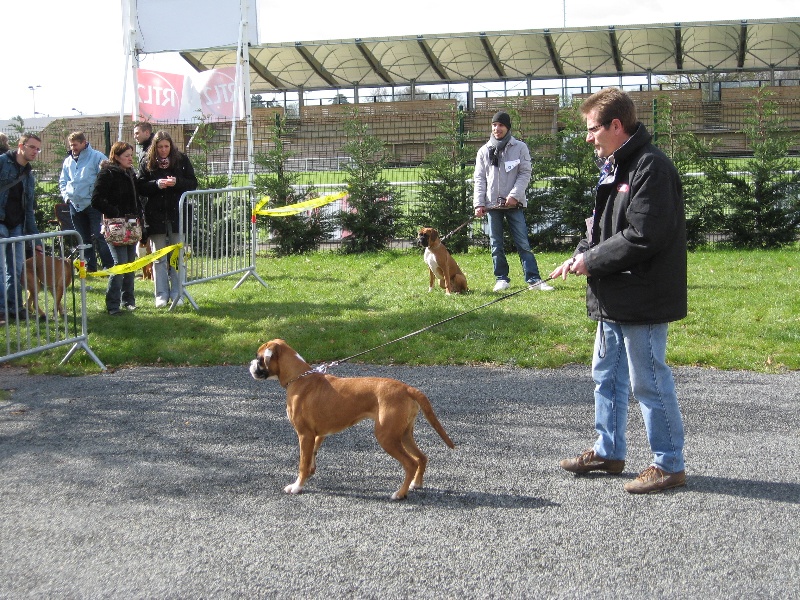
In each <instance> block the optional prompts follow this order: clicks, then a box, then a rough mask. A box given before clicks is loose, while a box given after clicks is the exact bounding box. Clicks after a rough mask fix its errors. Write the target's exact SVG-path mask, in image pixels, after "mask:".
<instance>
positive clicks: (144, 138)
mask: <svg viewBox="0 0 800 600" xmlns="http://www.w3.org/2000/svg"><path fill="white" fill-rule="evenodd" d="M154 136H155V134H154V133H153V125H152V124H150V123H148V122H147V121H139V122H138V123H136V124H135V125H134V126H133V139H135V140H136V143H137V144H138V145H139V154H138V155H137V157H138V159H139V164H141V163H142V162H144V160H145V157H146V156H147V150H148V149H149V148H150V144H152V143H153V137H154Z"/></svg>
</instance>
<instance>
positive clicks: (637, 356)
mask: <svg viewBox="0 0 800 600" xmlns="http://www.w3.org/2000/svg"><path fill="white" fill-rule="evenodd" d="M581 113H582V114H583V116H584V117H585V118H586V130H587V134H586V141H587V142H588V143H590V144H593V145H594V148H595V154H596V156H597V158H598V161H599V162H601V163H602V168H601V173H600V180H599V182H598V185H597V191H596V197H595V205H594V212H593V213H592V215H593V216H592V217H591V218H590V219H588V220H587V236H586V239H584V240H582V241H581V242H580V243H579V244H578V248H577V249H576V251H575V252H574V253H573V256H572V258H570V259H569V260H567V261H565V262H564V263H563V264H562V265H561V266H560V267H558V268H557V269H556V270H555V271H553V272H552V273H551V276H552V277H558V276H561V277H563V278H564V279H566V278H567V274H570V273H571V274H573V275H584V276H586V277H587V282H588V286H587V290H586V307H587V311H588V314H589V317H590V318H591V319H594V320H596V321H598V326H597V333H596V336H595V343H594V352H593V355H592V378H593V379H594V381H595V391H594V400H595V429H596V431H597V434H598V437H597V440H596V441H595V443H594V446H593V447H592V448H591V449H589V450H586V451H585V452H583V453H581V454H579V455H578V456H577V457H575V458H569V459H565V460H562V461H561V468H563V469H565V470H567V471H570V472H572V473H576V474H580V473H587V472H589V471H603V472H606V473H613V474H617V473H621V472H622V471H623V470H624V468H625V455H626V451H627V445H626V437H625V432H626V427H627V422H628V397H629V394H630V392H633V396H634V397H635V398H636V400H638V402H639V406H640V408H641V411H642V416H643V417H644V424H645V429H646V431H647V438H648V441H649V443H650V450H651V451H652V453H653V460H652V462H651V464H650V466H649V467H647V468H646V469H644V470H643V471H642V472H641V473H639V476H638V477H637V478H636V479H634V480H633V481H629V482H628V483H626V484H625V486H624V488H625V491H627V492H630V493H632V494H642V493H648V492H656V491H661V490H665V489H668V488H673V487H678V486H682V485H685V483H686V473H685V470H684V455H683V446H684V429H683V420H682V418H681V412H680V408H679V406H678V398H677V395H676V393H675V382H674V380H673V376H672V371H671V370H670V368H669V366H668V365H667V363H666V351H667V327H668V324H669V323H670V322H672V321H677V320H679V319H682V318H684V317H685V316H686V314H687V286H686V270H687V269H686V218H685V215H684V204H683V190H682V187H681V180H680V177H679V175H678V172H677V170H676V169H675V166H674V165H673V164H672V161H671V160H670V159H669V158H668V157H667V156H666V155H665V154H664V153H663V152H662V151H661V150H659V149H658V148H656V147H655V146H654V145H653V144H652V143H651V139H652V136H651V135H650V134H649V133H648V132H647V130H646V129H645V127H644V125H642V124H641V123H639V122H638V121H637V120H636V108H635V106H634V104H633V101H632V100H631V98H630V97H629V96H628V95H627V94H626V93H624V92H622V91H620V90H619V89H617V88H606V89H604V90H601V91H599V92H597V93H596V94H593V95H591V96H590V97H589V98H587V99H586V100H585V101H584V102H583V104H582V105H581Z"/></svg>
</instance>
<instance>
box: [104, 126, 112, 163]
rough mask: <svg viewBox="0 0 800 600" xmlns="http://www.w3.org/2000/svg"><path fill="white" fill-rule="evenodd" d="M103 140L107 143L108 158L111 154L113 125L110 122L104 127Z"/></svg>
mask: <svg viewBox="0 0 800 600" xmlns="http://www.w3.org/2000/svg"><path fill="white" fill-rule="evenodd" d="M103 138H104V139H105V141H106V156H108V155H109V154H111V123H109V122H108V121H106V122H105V124H104V125H103Z"/></svg>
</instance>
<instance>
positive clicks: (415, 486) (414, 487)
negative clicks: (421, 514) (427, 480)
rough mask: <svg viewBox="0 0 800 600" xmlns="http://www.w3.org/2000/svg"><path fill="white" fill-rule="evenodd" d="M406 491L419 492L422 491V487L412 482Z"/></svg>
mask: <svg viewBox="0 0 800 600" xmlns="http://www.w3.org/2000/svg"><path fill="white" fill-rule="evenodd" d="M408 489H409V490H411V491H412V492H413V491H414V490H421V489H422V486H421V485H417V484H416V483H414V482H413V481H412V482H411V485H409V486H408Z"/></svg>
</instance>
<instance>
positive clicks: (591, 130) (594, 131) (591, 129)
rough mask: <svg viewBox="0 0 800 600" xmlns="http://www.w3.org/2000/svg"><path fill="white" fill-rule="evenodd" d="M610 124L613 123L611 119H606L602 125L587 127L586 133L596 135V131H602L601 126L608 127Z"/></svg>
mask: <svg viewBox="0 0 800 600" xmlns="http://www.w3.org/2000/svg"><path fill="white" fill-rule="evenodd" d="M612 120H613V119H612ZM609 125H611V121H606V122H605V123H600V125H595V126H594V127H587V128H586V133H591V134H592V135H594V134H595V133H597V132H598V131H600V128H601V127H608V126H609Z"/></svg>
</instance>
